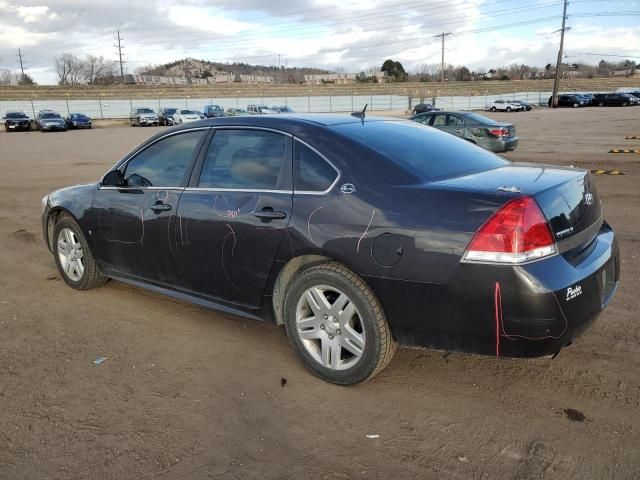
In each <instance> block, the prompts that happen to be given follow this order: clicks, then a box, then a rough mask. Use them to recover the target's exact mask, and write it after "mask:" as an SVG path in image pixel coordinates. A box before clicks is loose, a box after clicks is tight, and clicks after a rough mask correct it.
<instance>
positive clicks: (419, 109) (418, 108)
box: [413, 103, 440, 115]
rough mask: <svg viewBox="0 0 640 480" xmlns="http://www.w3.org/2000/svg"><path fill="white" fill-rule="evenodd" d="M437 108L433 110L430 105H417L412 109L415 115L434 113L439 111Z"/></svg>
mask: <svg viewBox="0 0 640 480" xmlns="http://www.w3.org/2000/svg"><path fill="white" fill-rule="evenodd" d="M439 110H440V109H439V108H435V107H434V106H433V105H431V104H430V103H418V104H417V105H416V106H415V107H413V114H414V115H417V114H418V113H426V112H434V111H436V112H437V111H439Z"/></svg>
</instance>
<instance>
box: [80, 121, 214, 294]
mask: <svg viewBox="0 0 640 480" xmlns="http://www.w3.org/2000/svg"><path fill="white" fill-rule="evenodd" d="M209 131H210V129H208V128H200V129H194V130H189V131H186V132H179V133H177V134H169V135H167V136H165V137H162V138H160V139H159V140H157V141H156V142H154V143H152V144H150V145H149V146H147V147H146V148H144V149H143V150H142V151H140V152H138V153H136V154H135V155H134V156H132V157H131V158H130V159H129V160H128V161H127V162H126V163H125V164H123V165H121V166H120V167H119V170H120V171H121V172H122V176H123V178H124V184H123V185H121V186H104V185H103V186H100V187H99V190H98V192H97V193H96V195H95V197H94V201H93V209H92V210H93V213H94V218H95V223H96V228H95V233H94V234H93V236H94V238H93V242H94V245H95V247H94V250H95V256H96V260H98V261H99V262H100V263H101V265H102V266H103V267H104V268H105V269H107V270H109V271H112V272H114V273H115V274H123V275H126V276H133V277H137V278H141V279H144V280H150V281H153V282H156V283H160V284H163V285H170V286H179V285H180V284H181V283H182V282H181V281H180V275H179V270H178V261H177V250H176V247H177V246H176V231H177V230H176V212H177V209H178V203H179V201H180V196H181V195H182V193H183V191H184V187H185V185H186V183H187V181H188V177H189V174H190V173H191V169H192V167H193V164H194V162H195V157H196V155H197V153H198V151H199V149H200V147H201V145H202V143H203V142H204V138H205V137H206V136H207V133H208V132H209Z"/></svg>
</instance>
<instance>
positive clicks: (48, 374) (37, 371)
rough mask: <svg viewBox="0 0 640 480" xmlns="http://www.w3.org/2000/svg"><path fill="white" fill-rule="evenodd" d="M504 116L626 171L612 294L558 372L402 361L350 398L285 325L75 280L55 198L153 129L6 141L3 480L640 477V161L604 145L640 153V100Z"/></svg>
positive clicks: (616, 192)
mask: <svg viewBox="0 0 640 480" xmlns="http://www.w3.org/2000/svg"><path fill="white" fill-rule="evenodd" d="M491 116H492V117H494V118H498V119H504V120H508V121H513V122H515V123H516V125H517V128H518V134H519V136H520V138H521V143H520V147H519V148H518V150H517V151H516V152H513V153H510V154H508V156H509V158H512V159H514V160H516V161H534V162H544V163H557V164H563V165H567V164H574V165H576V166H580V167H586V168H603V169H614V168H618V169H621V170H623V171H625V172H626V175H625V176H598V177H597V184H598V188H599V191H600V195H601V197H602V200H603V203H604V210H605V215H606V217H607V220H608V221H609V222H610V223H611V224H612V225H613V226H614V228H615V229H616V230H617V234H618V238H619V241H620V245H621V250H622V279H621V287H620V289H619V291H618V294H617V296H616V298H615V299H614V301H613V303H612V304H611V306H610V308H609V309H608V310H607V311H606V312H605V313H604V314H603V315H602V316H601V317H600V319H599V320H598V321H597V322H596V324H595V325H594V327H593V328H592V329H591V330H589V331H588V332H587V333H586V334H585V335H584V336H582V337H581V338H580V339H579V340H578V342H577V343H576V344H574V345H573V346H571V347H569V348H567V349H565V350H564V351H562V352H561V353H560V355H559V356H558V357H557V358H556V359H554V360H549V359H534V360H509V359H495V358H485V357H477V356H471V355H459V354H446V353H441V352H434V351H428V350H400V351H399V352H398V354H397V355H396V357H395V360H394V361H393V362H392V363H391V365H390V366H389V368H387V369H386V370H385V371H384V372H383V373H382V374H381V375H379V376H378V377H376V378H375V379H374V380H373V381H371V382H370V383H367V384H364V385H361V386H358V387H354V388H344V387H337V386H333V385H330V384H327V383H325V382H323V381H321V380H318V379H316V378H314V377H313V376H311V375H310V374H309V373H307V372H306V371H305V370H304V368H303V367H302V365H301V364H300V363H299V362H298V361H297V360H296V358H295V357H294V354H293V351H292V350H291V349H290V348H289V345H288V342H287V339H286V337H285V334H284V331H283V330H282V329H280V328H276V327H274V326H271V325H264V324H260V323H254V322H251V321H245V320H242V319H237V318H233V317H230V316H226V315H221V314H218V313H215V312H211V311H208V310H204V309H201V308H198V307H195V306H192V305H188V304H184V303H181V302H178V301H174V300H171V299H167V298H164V297H160V296H158V295H155V294H151V293H148V292H146V291H143V290H140V289H136V288H133V287H129V286H126V285H124V284H121V283H118V282H109V283H108V284H107V285H106V286H104V287H102V288H100V289H97V290H92V291H89V292H77V291H74V290H72V289H70V288H68V287H67V286H66V285H65V284H64V282H62V281H61V280H60V278H59V276H58V273H57V271H56V268H55V264H54V261H53V257H52V256H51V255H50V254H49V252H48V251H47V250H46V247H45V246H44V243H43V242H42V240H41V235H40V198H41V197H42V196H43V195H45V194H46V193H48V192H50V191H51V190H54V189H57V188H60V187H63V186H66V185H71V184H75V183H81V182H86V181H92V180H95V179H97V178H98V177H99V176H100V175H101V174H102V173H104V172H105V171H106V170H107V169H108V168H109V167H110V166H111V165H112V164H113V163H115V161H116V160H117V159H118V158H119V157H120V156H122V155H123V154H124V153H125V152H126V151H128V150H129V149H131V148H132V147H134V146H135V145H137V144H138V143H140V142H141V141H143V140H144V139H145V138H147V137H148V136H150V135H151V134H152V133H155V132H156V131H157V129H145V128H124V127H119V128H118V127H104V128H96V129H93V130H90V131H72V132H67V133H53V134H42V133H39V132H29V133H11V134H6V133H4V132H2V133H0V164H1V165H2V174H0V203H1V204H2V205H3V206H4V207H3V209H2V211H1V212H0V271H1V272H2V275H1V276H0V478H8V479H22V478H24V479H34V478H51V479H55V478H65V479H66V478H72V479H75V478H78V479H80V478H82V479H94V478H95V479H98V478H99V479H111V478H113V479H121V478H139V479H144V478H168V479H173V478H180V479H183V478H184V479H200V478H224V479H227V478H229V479H232V478H233V479H235V478H313V479H315V478H330V479H334V478H335V479H338V478H367V479H369V478H373V479H385V480H386V479H393V478H419V479H424V478H426V479H431V478H460V479H469V478H518V479H528V478H562V479H585V478H593V479H605V478H616V479H623V478H629V479H636V478H640V449H639V448H638V445H640V416H639V413H640V375H639V373H638V372H639V367H640V348H638V344H639V343H640V326H639V322H640V315H639V313H638V298H639V295H638V293H637V292H635V290H634V288H635V287H634V285H637V282H638V278H640V267H639V265H640V187H639V186H638V184H639V180H640V155H633V154H630V155H614V154H608V153H607V151H608V150H609V149H610V148H615V147H618V148H624V147H626V148H634V147H635V148H640V140H625V139H624V137H625V136H626V135H640V121H639V119H640V107H638V108H601V109H597V108H594V109H584V110H582V109H581V110H573V109H565V110H559V111H548V110H540V111H537V110H536V111H532V112H527V113H512V114H506V113H505V114H500V113H497V114H491ZM634 292H635V293H634ZM97 356H105V357H108V359H107V360H106V361H105V362H104V363H103V364H102V365H100V366H96V365H94V364H93V360H95V359H96V357H97ZM284 379H286V384H285V380H284ZM283 384H284V386H283ZM367 435H376V436H379V437H376V438H368V437H367Z"/></svg>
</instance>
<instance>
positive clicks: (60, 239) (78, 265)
mask: <svg viewBox="0 0 640 480" xmlns="http://www.w3.org/2000/svg"><path fill="white" fill-rule="evenodd" d="M52 250H53V252H54V253H53V256H54V258H55V261H56V265H57V267H58V271H59V272H60V275H61V276H62V279H63V280H64V281H65V283H66V284H67V285H69V286H70V287H71V288H75V289H76V290H89V289H91V288H96V287H100V286H102V285H104V284H105V283H106V282H107V281H108V280H109V279H108V277H105V276H104V275H102V273H100V270H99V269H98V265H97V263H96V261H95V259H94V258H93V255H92V254H91V250H90V249H89V245H88V244H87V240H86V239H85V238H84V235H83V233H82V229H81V228H80V226H79V225H78V223H77V222H76V221H75V220H74V219H73V218H72V217H71V216H70V215H66V214H65V215H62V216H61V217H60V218H59V219H58V221H57V222H56V224H55V226H54V228H53V245H52Z"/></svg>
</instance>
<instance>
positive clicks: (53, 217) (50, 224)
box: [44, 206, 78, 252]
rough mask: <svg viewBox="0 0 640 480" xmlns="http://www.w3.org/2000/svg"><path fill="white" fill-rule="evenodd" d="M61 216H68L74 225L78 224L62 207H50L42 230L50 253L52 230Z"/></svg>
mask: <svg viewBox="0 0 640 480" xmlns="http://www.w3.org/2000/svg"><path fill="white" fill-rule="evenodd" d="M62 215H69V216H70V217H71V218H73V220H74V221H75V222H76V223H78V219H77V218H76V217H75V215H74V214H73V213H71V211H70V210H68V209H66V208H65V207H62V206H55V207H51V209H50V210H49V212H48V213H47V219H46V222H45V224H44V228H45V239H46V241H47V246H48V247H49V250H51V251H52V252H53V230H54V228H55V225H56V223H58V219H59V218H60V217H61V216H62Z"/></svg>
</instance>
